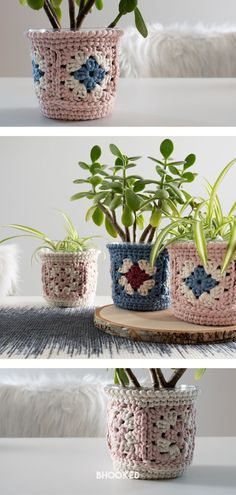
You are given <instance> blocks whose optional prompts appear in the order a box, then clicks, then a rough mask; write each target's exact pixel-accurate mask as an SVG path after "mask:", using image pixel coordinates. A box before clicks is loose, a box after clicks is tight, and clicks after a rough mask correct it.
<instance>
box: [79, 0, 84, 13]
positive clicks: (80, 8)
mask: <svg viewBox="0 0 236 495" xmlns="http://www.w3.org/2000/svg"><path fill="white" fill-rule="evenodd" d="M84 6H85V0H80V5H79V12H81V10H83V8H84Z"/></svg>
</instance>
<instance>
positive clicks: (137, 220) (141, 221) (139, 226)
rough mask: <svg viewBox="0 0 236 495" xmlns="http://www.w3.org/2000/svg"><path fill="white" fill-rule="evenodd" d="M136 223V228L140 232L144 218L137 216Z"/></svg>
mask: <svg viewBox="0 0 236 495" xmlns="http://www.w3.org/2000/svg"><path fill="white" fill-rule="evenodd" d="M136 223H137V226H138V228H139V229H140V230H143V228H144V216H143V215H138V216H137V218H136Z"/></svg>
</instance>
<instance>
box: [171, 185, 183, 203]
mask: <svg viewBox="0 0 236 495" xmlns="http://www.w3.org/2000/svg"><path fill="white" fill-rule="evenodd" d="M168 189H169V190H170V191H171V192H172V193H173V195H174V197H175V198H176V199H177V200H178V202H179V203H180V204H184V203H185V197H184V195H183V193H182V191H180V190H179V189H178V187H176V186H175V185H174V184H168Z"/></svg>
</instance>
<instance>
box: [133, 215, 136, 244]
mask: <svg viewBox="0 0 236 495" xmlns="http://www.w3.org/2000/svg"><path fill="white" fill-rule="evenodd" d="M136 229H137V222H136V214H135V221H134V224H133V242H136Z"/></svg>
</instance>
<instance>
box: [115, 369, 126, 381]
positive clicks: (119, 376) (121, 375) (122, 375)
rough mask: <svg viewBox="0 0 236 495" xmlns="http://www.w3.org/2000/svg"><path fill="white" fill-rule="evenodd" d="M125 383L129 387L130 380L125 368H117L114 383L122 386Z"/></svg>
mask: <svg viewBox="0 0 236 495" xmlns="http://www.w3.org/2000/svg"><path fill="white" fill-rule="evenodd" d="M121 382H123V383H124V384H125V385H129V378H128V376H127V374H126V372H125V370H124V368H115V370H114V383H115V385H120V384H121Z"/></svg>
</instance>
